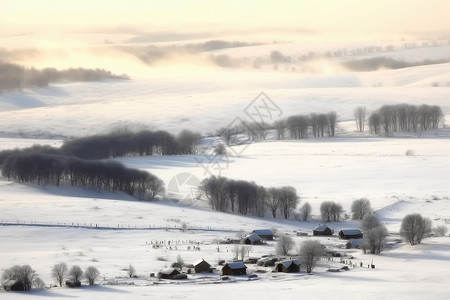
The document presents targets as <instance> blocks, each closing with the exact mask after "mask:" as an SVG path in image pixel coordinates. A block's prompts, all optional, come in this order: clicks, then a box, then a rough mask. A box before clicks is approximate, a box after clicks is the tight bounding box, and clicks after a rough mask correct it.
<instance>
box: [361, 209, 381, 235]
mask: <svg viewBox="0 0 450 300" xmlns="http://www.w3.org/2000/svg"><path fill="white" fill-rule="evenodd" d="M380 225H381V223H380V220H378V218H377V217H375V216H374V215H373V214H371V213H370V214H366V215H365V216H364V218H363V219H362V221H361V230H362V231H363V232H364V231H368V230H371V229H373V228H376V227H378V226H380Z"/></svg>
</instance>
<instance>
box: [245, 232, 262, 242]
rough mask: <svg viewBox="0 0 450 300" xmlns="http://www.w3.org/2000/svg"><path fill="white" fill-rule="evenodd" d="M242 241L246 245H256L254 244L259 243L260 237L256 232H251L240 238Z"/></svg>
mask: <svg viewBox="0 0 450 300" xmlns="http://www.w3.org/2000/svg"><path fill="white" fill-rule="evenodd" d="M242 242H243V243H244V244H247V245H256V244H261V243H262V239H261V237H260V236H259V235H258V234H256V233H252V234H249V235H247V236H245V237H244V238H243V239H242Z"/></svg>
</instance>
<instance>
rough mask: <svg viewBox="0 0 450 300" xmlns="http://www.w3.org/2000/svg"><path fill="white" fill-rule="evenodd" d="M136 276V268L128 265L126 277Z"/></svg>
mask: <svg viewBox="0 0 450 300" xmlns="http://www.w3.org/2000/svg"><path fill="white" fill-rule="evenodd" d="M135 274H136V268H135V267H134V266H133V265H132V264H129V265H128V269H127V275H128V277H130V278H131V277H133V276H134V275H135Z"/></svg>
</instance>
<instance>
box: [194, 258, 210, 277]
mask: <svg viewBox="0 0 450 300" xmlns="http://www.w3.org/2000/svg"><path fill="white" fill-rule="evenodd" d="M194 270H195V273H202V272H207V273H210V272H211V265H210V264H209V263H207V262H206V261H205V260H204V259H203V258H202V259H201V260H199V261H197V262H196V263H195V264H194Z"/></svg>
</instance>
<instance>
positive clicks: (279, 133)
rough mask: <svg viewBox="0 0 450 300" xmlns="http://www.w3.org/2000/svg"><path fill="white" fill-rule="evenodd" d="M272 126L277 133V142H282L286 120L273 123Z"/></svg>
mask: <svg viewBox="0 0 450 300" xmlns="http://www.w3.org/2000/svg"><path fill="white" fill-rule="evenodd" d="M273 126H274V127H275V129H276V131H277V140H284V138H285V135H286V127H287V124H286V120H278V121H275V122H274V123H273Z"/></svg>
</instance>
